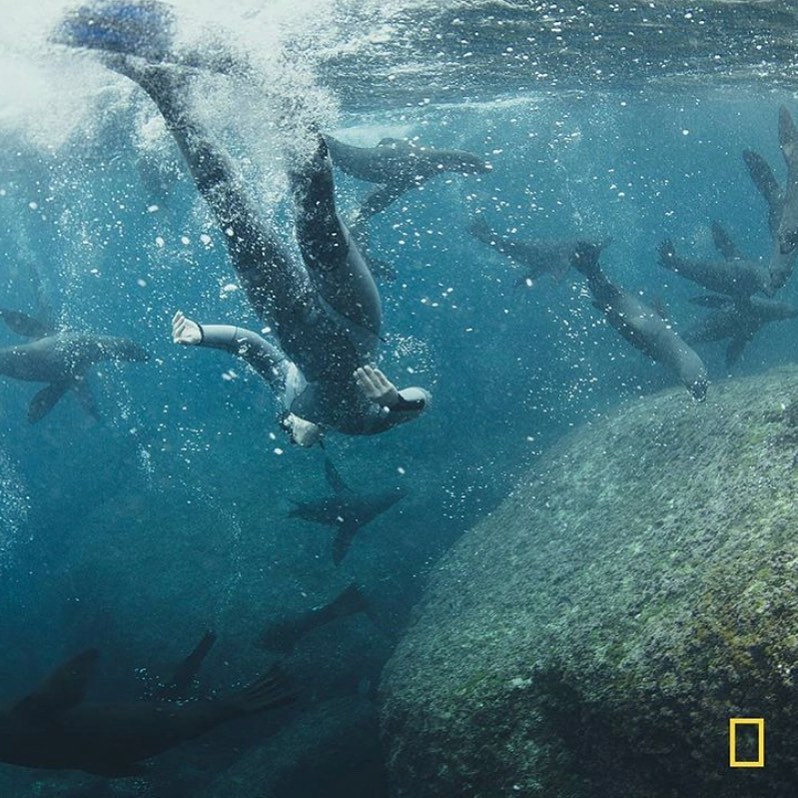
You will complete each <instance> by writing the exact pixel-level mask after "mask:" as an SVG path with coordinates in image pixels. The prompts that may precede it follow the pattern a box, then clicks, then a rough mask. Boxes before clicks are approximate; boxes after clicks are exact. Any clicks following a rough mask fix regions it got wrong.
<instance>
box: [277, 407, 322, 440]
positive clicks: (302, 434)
mask: <svg viewBox="0 0 798 798" xmlns="http://www.w3.org/2000/svg"><path fill="white" fill-rule="evenodd" d="M280 425H281V426H282V428H283V429H284V430H285V431H286V432H287V433H288V437H289V438H290V439H291V443H295V444H297V446H303V447H305V448H310V447H311V446H315V445H316V444H317V443H318V444H319V445H321V446H323V445H324V444H323V442H322V436H323V434H324V431H323V430H322V428H321V427H320V426H319V425H318V424H314V423H313V422H312V421H308V420H307V419H305V418H300V417H299V416H297V415H296V414H294V413H286V414H285V415H284V416H283V417H282V418H281V419H280Z"/></svg>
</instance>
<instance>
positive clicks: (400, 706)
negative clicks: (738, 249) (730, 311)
mask: <svg viewBox="0 0 798 798" xmlns="http://www.w3.org/2000/svg"><path fill="white" fill-rule="evenodd" d="M796 487H798V369H796V368H784V369H779V370H776V371H772V372H769V373H767V374H766V375H764V376H757V377H753V378H746V379H738V380H730V381H726V382H723V383H719V384H716V385H713V386H712V388H711V391H710V394H709V398H708V400H707V401H706V402H705V403H703V404H696V403H694V402H693V401H692V400H691V399H690V398H689V397H688V396H687V395H686V393H685V392H684V391H676V390H674V391H670V392H666V393H662V394H659V395H656V396H653V397H649V398H645V399H641V400H637V401H634V402H631V403H629V404H626V405H625V406H622V407H620V408H618V409H617V410H616V411H614V412H613V413H612V414H611V415H609V416H608V417H606V418H603V419H599V420H596V421H593V422H591V423H588V424H586V425H585V426H583V427H582V428H581V429H579V430H577V431H575V432H574V433H572V434H571V435H569V436H568V437H567V438H565V439H563V440H562V441H561V442H560V443H559V444H558V445H557V446H556V447H555V448H554V449H553V450H551V451H550V452H549V453H548V454H547V455H546V456H545V457H544V458H542V459H541V460H540V461H539V462H538V464H537V465H536V466H535V467H534V468H533V469H532V470H531V471H530V472H529V473H528V474H527V475H526V477H525V478H524V479H522V480H521V482H520V484H518V485H517V487H516V488H515V490H514V491H513V492H512V494H511V495H510V496H509V497H508V499H507V500H506V501H505V502H504V503H503V504H502V505H501V506H500V507H499V508H498V509H497V510H496V511H495V512H494V513H492V514H491V515H490V516H488V517H487V518H486V519H485V520H484V521H482V522H481V523H479V524H478V525H477V526H475V527H474V528H473V529H471V530H470V531H469V532H468V533H466V535H465V536H464V537H463V538H462V539H461V540H460V542H459V543H458V544H457V545H456V546H455V547H454V548H453V549H452V550H451V552H450V553H449V554H448V555H447V556H445V557H444V559H443V561H442V562H441V564H440V566H439V568H438V569H437V571H436V573H435V575H434V576H433V578H432V580H431V584H430V586H429V588H428V590H427V593H426V596H425V599H424V600H423V602H422V604H421V605H420V607H419V608H418V609H417V612H416V616H415V620H414V623H413V624H412V625H411V627H410V629H409V631H408V632H407V634H406V635H405V637H404V639H403V641H402V642H401V643H400V645H399V647H398V649H397V651H396V652H395V654H394V656H393V658H392V659H391V660H390V662H389V664H388V666H387V668H386V670H385V672H384V676H383V680H382V685H381V722H382V734H383V739H384V743H385V746H386V750H387V755H388V764H389V769H390V773H391V778H392V782H393V790H394V795H395V796H397V797H401V798H410V797H411V796H412V798H431V797H432V796H434V797H435V798H450V797H451V798H454V797H455V796H456V797H457V798H501V797H502V796H546V798H604V797H605V796H606V798H610V796H612V798H618V797H619V796H623V797H624V798H671V797H675V796H678V797H679V798H693V797H694V796H695V798H698V796H701V798H706V797H707V796H712V798H738V797H739V798H751V796H768V798H782V797H783V798H786V797H787V796H793V795H794V794H795V789H796V784H798V683H796V682H797V681H798V679H797V678H796V677H797V676H798V506H797V505H796V502H795V499H796ZM731 717H754V718H764V719H765V722H766V732H767V733H766V742H767V745H766V764H765V767H764V768H731V767H730V766H729V718H731ZM743 731H744V733H743V734H741V736H740V739H739V744H738V752H737V753H738V757H739V758H741V759H746V760H748V759H751V758H755V755H754V754H755V751H754V747H755V742H756V740H754V739H751V736H750V735H748V734H746V733H745V730H743Z"/></svg>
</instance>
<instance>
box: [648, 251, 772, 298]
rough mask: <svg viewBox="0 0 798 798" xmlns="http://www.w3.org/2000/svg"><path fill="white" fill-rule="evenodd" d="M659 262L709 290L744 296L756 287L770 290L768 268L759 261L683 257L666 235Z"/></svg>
mask: <svg viewBox="0 0 798 798" xmlns="http://www.w3.org/2000/svg"><path fill="white" fill-rule="evenodd" d="M659 264H660V266H662V267H663V268H665V269H668V270H670V271H672V272H674V273H675V274H678V275H679V276H680V277H684V278H686V279H688V280H692V281H693V282H694V283H697V284H698V285H700V286H703V287H704V288H706V289H707V290H709V291H715V292H717V293H720V294H727V295H728V296H735V297H745V298H747V297H750V296H751V294H755V293H757V292H758V291H762V292H765V293H767V292H769V290H770V272H769V270H768V269H767V268H765V267H764V266H762V265H761V264H759V263H756V262H755V261H747V260H743V259H742V258H724V259H723V260H720V261H715V260H693V259H690V258H683V257H681V256H680V255H678V254H677V253H676V248H675V247H674V245H673V242H672V241H671V240H670V239H666V240H665V241H663V242H662V245H661V246H660V250H659Z"/></svg>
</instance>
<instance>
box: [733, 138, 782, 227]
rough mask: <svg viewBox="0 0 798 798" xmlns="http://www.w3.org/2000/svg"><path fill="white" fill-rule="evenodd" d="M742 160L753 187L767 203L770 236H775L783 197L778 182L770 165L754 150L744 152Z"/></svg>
mask: <svg viewBox="0 0 798 798" xmlns="http://www.w3.org/2000/svg"><path fill="white" fill-rule="evenodd" d="M743 160H744V161H745V165H746V166H747V167H748V174H749V175H751V180H753V181H754V185H755V186H756V187H757V190H758V191H759V193H760V194H761V195H762V196H763V197H764V198H765V202H766V203H767V206H768V227H769V228H770V234H771V235H776V233H777V232H778V228H779V221H780V220H781V212H782V209H783V207H784V197H783V194H782V191H781V186H779V181H778V180H776V176H775V175H774V174H773V170H772V169H771V168H770V164H769V163H768V162H767V161H766V160H765V159H764V158H763V157H762V156H761V155H760V154H759V153H758V152H757V151H756V150H745V151H744V152H743Z"/></svg>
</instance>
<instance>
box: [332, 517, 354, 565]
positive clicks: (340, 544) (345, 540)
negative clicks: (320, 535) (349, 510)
mask: <svg viewBox="0 0 798 798" xmlns="http://www.w3.org/2000/svg"><path fill="white" fill-rule="evenodd" d="M358 529H360V524H359V523H358V522H357V521H356V520H348V521H345V522H344V523H343V524H341V526H340V527H338V532H337V534H336V535H335V538H334V539H333V563H335V565H340V564H341V562H342V560H343V559H344V557H346V553H347V552H348V551H349V547H350V546H351V545H352V541H353V540H354V539H355V534H356V533H357V531H358Z"/></svg>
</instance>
